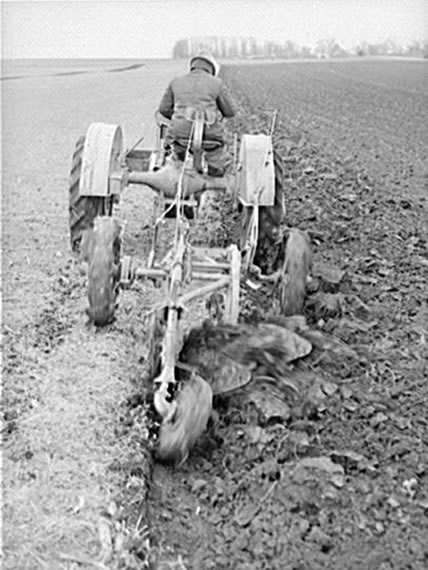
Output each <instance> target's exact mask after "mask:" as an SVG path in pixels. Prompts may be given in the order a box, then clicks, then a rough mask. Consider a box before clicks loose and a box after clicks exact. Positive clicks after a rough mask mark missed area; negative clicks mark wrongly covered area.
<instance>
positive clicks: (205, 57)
mask: <svg viewBox="0 0 428 570" xmlns="http://www.w3.org/2000/svg"><path fill="white" fill-rule="evenodd" d="M202 63H203V64H205V65H201V64H202ZM207 63H208V65H209V67H210V68H211V69H210V71H211V73H212V75H218V72H219V71H220V66H219V64H218V63H217V62H216V60H215V59H214V57H213V56H212V55H211V54H208V53H198V54H197V55H194V56H193V57H192V59H191V60H190V71H191V70H192V69H195V68H198V67H200V66H201V67H202V68H203V69H207V67H206V64H207ZM207 71H208V70H207Z"/></svg>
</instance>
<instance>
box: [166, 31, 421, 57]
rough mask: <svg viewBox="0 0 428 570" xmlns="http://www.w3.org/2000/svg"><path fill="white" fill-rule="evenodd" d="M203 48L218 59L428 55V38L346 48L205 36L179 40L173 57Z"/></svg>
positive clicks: (334, 43)
mask: <svg viewBox="0 0 428 570" xmlns="http://www.w3.org/2000/svg"><path fill="white" fill-rule="evenodd" d="M200 51H209V52H210V53H212V54H213V55H214V56H215V57H217V58H219V59H236V58H248V59H257V58H271V59H295V58H317V59H320V58H335V57H349V56H354V55H359V56H365V55H371V56H373V55H399V56H407V57H424V58H428V42H425V43H424V42H418V41H415V42H413V43H412V44H410V45H407V46H401V45H398V44H397V43H396V42H394V41H393V40H391V39H388V40H386V41H384V42H380V43H369V42H362V43H361V44H360V45H357V46H356V47H354V48H353V49H351V50H346V49H345V48H344V47H343V46H341V45H340V43H339V42H337V41H336V40H335V39H333V38H330V39H325V40H320V41H318V42H317V44H316V45H315V46H314V47H308V46H300V45H298V44H296V43H294V42H292V41H290V40H286V41H284V42H278V41H261V40H258V39H256V38H254V37H244V38H243V37H221V36H204V37H190V38H185V39H181V40H178V41H177V42H176V43H175V45H174V48H173V53H172V55H173V58H174V59H180V58H189V57H192V56H193V55H196V54H197V53H199V52H200Z"/></svg>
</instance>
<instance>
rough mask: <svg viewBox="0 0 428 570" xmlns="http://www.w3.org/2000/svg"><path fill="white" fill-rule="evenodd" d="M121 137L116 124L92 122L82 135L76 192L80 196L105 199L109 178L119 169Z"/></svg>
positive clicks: (121, 149)
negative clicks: (77, 190)
mask: <svg viewBox="0 0 428 570" xmlns="http://www.w3.org/2000/svg"><path fill="white" fill-rule="evenodd" d="M122 155H123V134H122V129H121V127H120V126H119V125H109V124H106V123H92V125H90V126H89V128H88V131H87V133H86V138H85V145H84V148H83V156H82V170H81V176H80V185H79V192H80V195H81V196H108V195H109V194H110V193H111V191H110V188H109V177H110V175H111V174H112V173H113V172H115V171H118V170H120V165H121V159H122Z"/></svg>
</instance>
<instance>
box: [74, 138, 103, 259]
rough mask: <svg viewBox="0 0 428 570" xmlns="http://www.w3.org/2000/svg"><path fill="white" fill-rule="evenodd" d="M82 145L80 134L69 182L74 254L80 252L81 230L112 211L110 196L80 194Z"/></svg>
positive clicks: (90, 226)
mask: <svg viewBox="0 0 428 570" xmlns="http://www.w3.org/2000/svg"><path fill="white" fill-rule="evenodd" d="M84 145H85V137H84V136H82V137H80V138H79V140H78V141H77V143H76V147H75V149H74V154H73V161H72V165H71V171H70V183H69V225H70V243H71V249H72V251H73V252H74V253H76V254H79V253H80V245H81V241H82V236H83V232H84V231H85V230H89V229H92V228H93V225H94V219H95V218H96V217H97V216H111V215H112V211H113V197H112V196H108V197H104V196H80V192H79V184H80V175H81V171H82V156H83V148H84Z"/></svg>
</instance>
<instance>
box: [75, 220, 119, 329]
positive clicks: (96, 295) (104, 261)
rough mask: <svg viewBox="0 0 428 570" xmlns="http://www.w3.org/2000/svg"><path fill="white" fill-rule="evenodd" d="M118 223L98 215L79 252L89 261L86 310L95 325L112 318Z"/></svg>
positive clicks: (117, 261)
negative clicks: (87, 306) (87, 304)
mask: <svg viewBox="0 0 428 570" xmlns="http://www.w3.org/2000/svg"><path fill="white" fill-rule="evenodd" d="M120 248H121V231H120V225H119V223H118V222H117V220H115V219H114V218H111V217H108V216H102V217H97V218H96V219H95V223H94V227H93V229H90V230H87V231H86V232H85V235H84V239H83V242H82V254H83V258H84V260H85V261H87V263H88V300H89V308H88V309H87V313H88V316H89V318H90V319H91V321H92V322H93V323H94V324H95V325H97V326H104V325H107V324H108V323H110V322H112V321H113V318H114V312H115V309H116V301H117V295H118V293H119V279H120Z"/></svg>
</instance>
